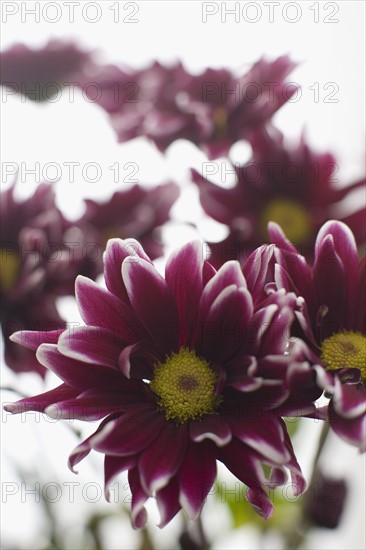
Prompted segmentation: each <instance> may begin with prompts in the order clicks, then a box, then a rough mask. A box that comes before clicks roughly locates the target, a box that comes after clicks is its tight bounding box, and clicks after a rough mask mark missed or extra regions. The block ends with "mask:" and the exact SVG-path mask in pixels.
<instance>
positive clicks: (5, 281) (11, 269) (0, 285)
mask: <svg viewBox="0 0 366 550" xmlns="http://www.w3.org/2000/svg"><path fill="white" fill-rule="evenodd" d="M0 253H1V259H0V289H1V291H2V292H7V291H8V290H11V289H12V288H14V287H15V285H16V284H17V281H18V275H19V270H20V259H19V256H18V254H16V253H15V252H14V251H12V250H7V249H6V248H0Z"/></svg>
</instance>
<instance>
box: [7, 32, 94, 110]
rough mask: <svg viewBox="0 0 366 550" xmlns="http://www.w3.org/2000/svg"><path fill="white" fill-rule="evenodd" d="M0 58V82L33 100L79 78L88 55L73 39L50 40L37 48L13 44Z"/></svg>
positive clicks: (56, 90) (45, 96) (54, 92)
mask: <svg viewBox="0 0 366 550" xmlns="http://www.w3.org/2000/svg"><path fill="white" fill-rule="evenodd" d="M0 61H1V81H0V84H2V85H4V86H8V87H9V88H11V89H12V90H14V91H15V92H17V93H21V94H23V95H25V96H27V97H28V98H29V99H32V100H33V101H47V100H49V99H50V97H52V95H54V94H56V93H57V92H58V87H60V86H61V87H62V86H63V85H64V84H67V83H70V81H71V82H72V81H75V84H77V83H78V82H79V81H80V78H81V76H82V74H83V70H84V67H85V66H86V65H87V64H88V63H90V62H91V55H90V53H89V52H85V51H83V50H81V49H80V48H79V47H78V46H77V45H76V44H73V43H72V42H70V43H68V42H63V41H60V40H50V41H49V42H48V43H47V44H46V45H45V46H44V47H43V48H39V49H32V48H29V47H28V46H26V45H24V44H14V45H13V46H11V47H10V48H8V49H7V50H5V51H4V52H1V53H0Z"/></svg>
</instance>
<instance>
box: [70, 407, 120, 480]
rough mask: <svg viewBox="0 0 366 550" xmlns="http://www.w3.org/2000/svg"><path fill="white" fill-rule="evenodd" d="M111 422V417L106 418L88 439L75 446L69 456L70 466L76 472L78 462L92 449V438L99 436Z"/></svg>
mask: <svg viewBox="0 0 366 550" xmlns="http://www.w3.org/2000/svg"><path fill="white" fill-rule="evenodd" d="M109 423H110V417H108V418H105V419H104V420H103V422H101V424H100V425H99V426H98V429H97V430H96V431H95V432H94V433H93V434H92V435H91V436H89V437H88V438H87V439H85V440H84V441H82V442H81V443H79V445H77V446H76V447H75V449H74V450H73V451H72V453H71V454H70V456H69V461H68V466H69V468H70V470H71V471H72V472H74V473H77V471H76V470H75V466H76V464H79V462H81V460H83V458H85V457H86V456H87V455H88V454H89V453H90V451H91V450H92V448H93V446H92V444H91V442H92V440H93V439H94V438H95V437H97V436H98V434H99V433H100V432H101V431H103V430H104V429H105V427H106V426H108V424H109Z"/></svg>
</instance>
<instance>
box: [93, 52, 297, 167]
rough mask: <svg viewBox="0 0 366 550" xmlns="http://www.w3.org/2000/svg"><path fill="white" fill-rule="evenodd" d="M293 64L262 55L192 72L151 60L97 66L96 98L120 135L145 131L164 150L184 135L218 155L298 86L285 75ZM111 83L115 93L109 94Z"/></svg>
mask: <svg viewBox="0 0 366 550" xmlns="http://www.w3.org/2000/svg"><path fill="white" fill-rule="evenodd" d="M294 67H295V64H294V63H293V62H292V61H290V59H289V58H288V57H287V56H283V57H279V58H278V59H276V60H275V61H267V60H265V59H260V60H259V61H258V62H257V63H255V64H254V65H253V67H251V69H250V70H249V71H248V72H246V73H245V74H240V75H236V74H235V73H234V72H232V71H229V70H226V69H211V68H210V69H206V70H205V71H204V72H203V73H201V74H198V75H194V74H191V73H189V72H188V71H186V69H185V68H184V67H183V66H182V64H181V63H176V64H175V65H172V66H171V67H167V66H164V65H161V64H160V63H158V62H155V63H153V64H152V65H151V66H149V67H147V68H145V69H142V70H140V71H131V70H122V69H120V68H118V67H106V68H104V70H103V69H102V70H101V69H99V76H98V74H97V75H95V76H94V80H96V81H97V82H98V83H99V84H100V85H101V87H102V91H103V93H102V94H101V97H100V99H99V100H98V103H99V104H100V105H101V106H102V107H103V108H104V109H106V110H107V111H108V112H109V113H110V114H111V122H112V125H113V127H114V129H115V131H116V133H117V135H118V138H119V140H120V141H126V140H128V139H131V138H133V137H137V136H146V137H148V138H150V139H151V140H152V141H153V142H154V143H155V145H156V146H157V147H158V149H159V150H160V151H165V150H166V149H167V148H168V147H169V145H171V144H172V143H173V142H174V141H175V140H178V139H187V140H189V141H191V142H193V143H194V144H196V145H197V146H198V147H200V148H202V149H203V150H204V151H205V152H206V153H207V155H208V156H209V157H210V158H217V157H218V156H220V155H225V154H227V152H228V151H229V149H230V147H231V146H232V145H233V144H234V143H235V142H236V141H238V140H240V139H243V138H245V137H246V136H247V134H248V132H249V130H251V129H253V128H255V127H258V126H260V125H262V124H264V123H265V122H267V121H268V120H269V119H270V118H271V117H272V116H273V114H274V113H275V112H276V111H277V110H278V109H279V108H280V107H281V106H282V105H283V104H284V103H286V101H287V100H288V99H290V98H291V96H292V95H293V94H294V93H295V92H296V87H295V86H294V85H292V86H287V85H286V84H285V78H286V76H287V75H288V74H289V73H290V72H291V70H292V69H293V68H294ZM113 80H114V83H113V84H112V81H113ZM111 89H113V90H114V91H115V90H118V93H113V96H112V93H111V91H110V90H111ZM108 90H109V91H108Z"/></svg>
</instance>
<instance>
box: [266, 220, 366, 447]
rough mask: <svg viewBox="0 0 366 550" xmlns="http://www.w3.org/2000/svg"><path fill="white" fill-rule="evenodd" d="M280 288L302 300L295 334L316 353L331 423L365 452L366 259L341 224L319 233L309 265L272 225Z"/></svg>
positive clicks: (328, 225) (325, 227)
mask: <svg viewBox="0 0 366 550" xmlns="http://www.w3.org/2000/svg"><path fill="white" fill-rule="evenodd" d="M269 233H270V236H271V241H272V242H273V243H274V244H276V245H277V247H278V248H277V251H276V252H275V255H276V258H277V265H276V266H275V271H274V273H275V282H276V286H277V288H282V289H286V290H287V291H289V292H295V293H296V294H297V295H298V296H300V297H301V298H302V300H301V301H300V302H299V304H300V306H299V308H298V311H296V316H297V320H298V331H297V334H298V335H300V336H302V337H304V338H305V339H306V340H307V342H308V343H309V346H310V347H311V348H312V352H313V355H312V357H311V359H312V361H313V363H320V365H317V366H316V367H315V368H316V372H317V377H318V384H319V385H320V387H322V388H323V389H324V390H326V392H328V394H330V395H331V396H332V397H331V400H330V403H329V409H328V414H329V421H330V424H331V426H332V428H333V430H334V431H335V432H336V433H337V434H338V435H339V436H340V437H342V438H343V439H345V440H346V441H347V442H349V443H351V444H353V445H356V446H358V447H359V448H360V449H361V451H365V450H366V300H365V294H366V287H365V266H366V259H365V257H363V259H362V260H361V261H359V259H358V256H357V247H356V243H355V239H354V236H353V234H352V232H351V231H350V229H349V228H348V227H347V226H346V225H345V224H343V223H342V222H339V221H328V222H327V223H325V224H324V225H323V227H322V228H321V229H320V231H319V233H318V236H317V239H316V243H315V254H314V263H313V265H312V266H310V265H309V264H308V263H307V262H306V260H305V258H304V257H303V256H300V255H299V254H298V252H297V250H296V248H295V247H294V246H293V245H292V244H291V243H290V242H289V241H288V240H287V239H286V237H285V235H284V233H283V232H282V230H281V229H280V227H279V226H277V225H276V224H270V226H269Z"/></svg>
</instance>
